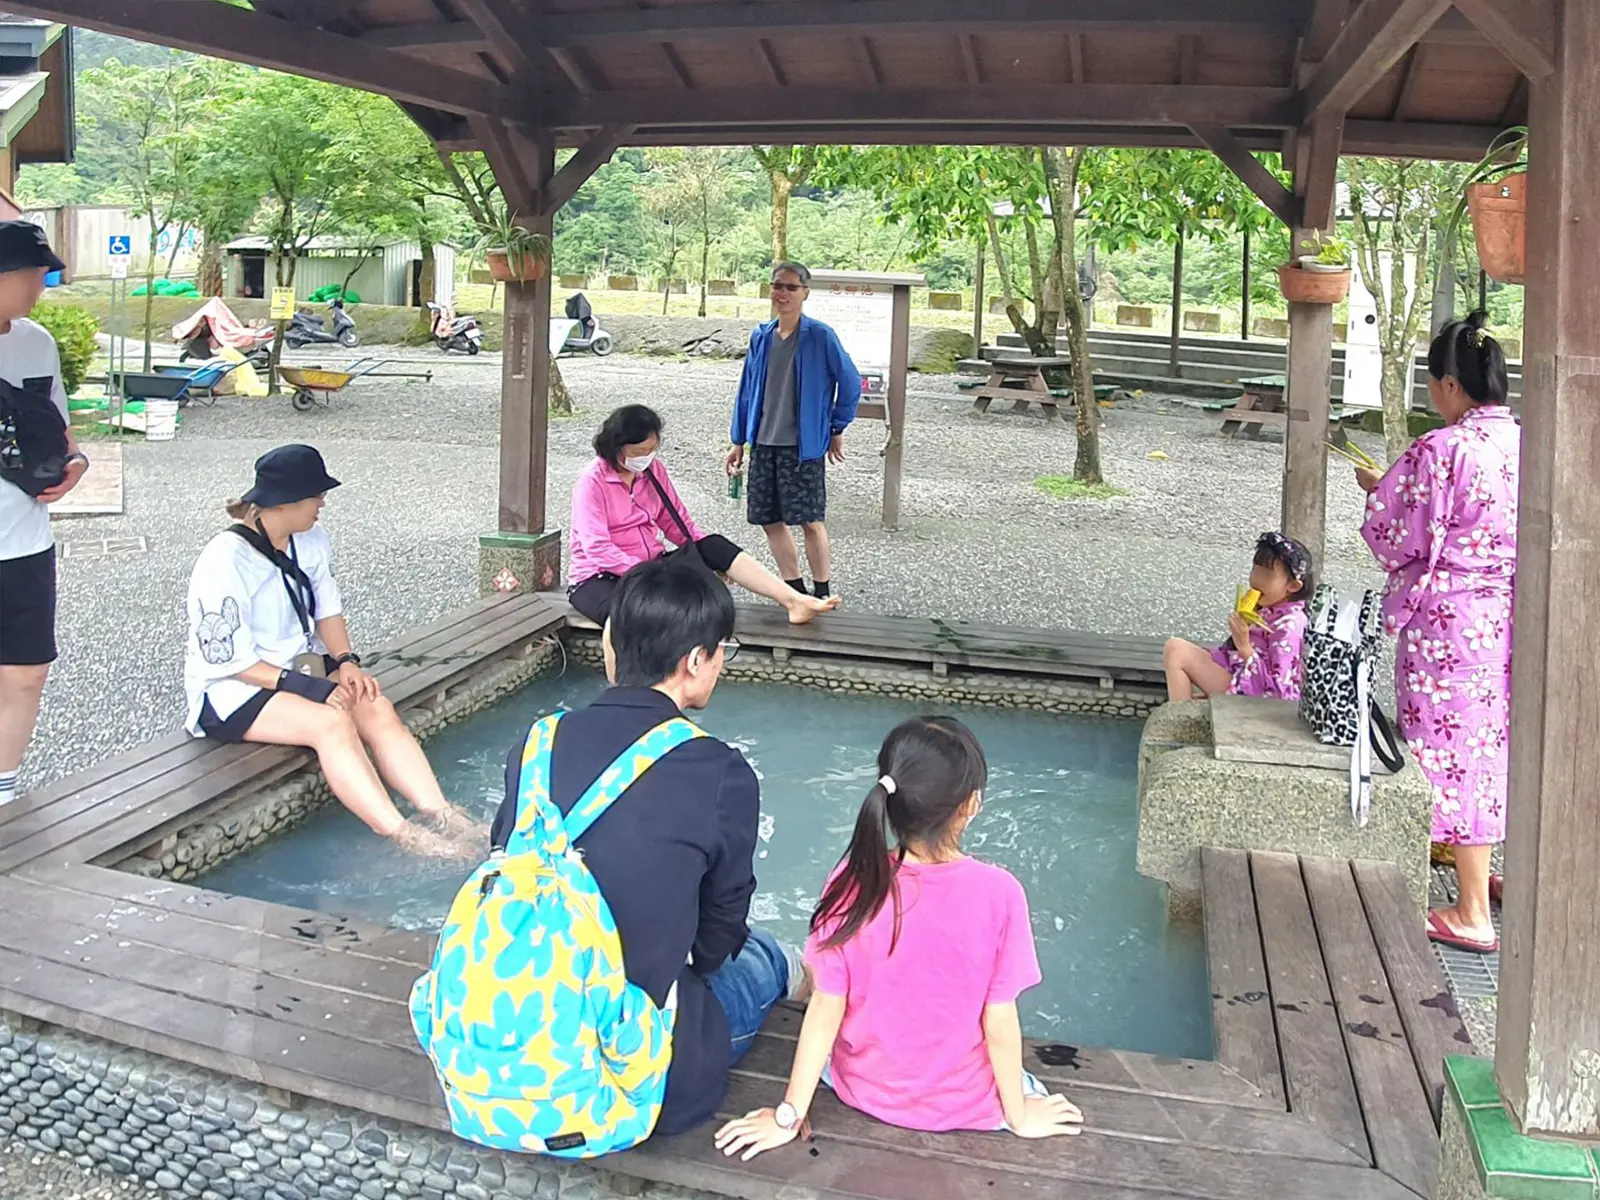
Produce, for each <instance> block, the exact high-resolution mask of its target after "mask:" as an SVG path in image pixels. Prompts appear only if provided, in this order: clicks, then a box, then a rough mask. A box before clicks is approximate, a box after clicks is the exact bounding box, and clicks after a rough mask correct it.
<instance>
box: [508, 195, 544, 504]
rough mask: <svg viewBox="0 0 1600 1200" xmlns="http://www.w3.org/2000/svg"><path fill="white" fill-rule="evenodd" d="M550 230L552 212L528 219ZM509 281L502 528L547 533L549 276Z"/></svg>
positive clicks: (531, 226) (533, 223)
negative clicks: (521, 281)
mask: <svg viewBox="0 0 1600 1200" xmlns="http://www.w3.org/2000/svg"><path fill="white" fill-rule="evenodd" d="M527 224H528V225H529V227H530V228H533V229H537V230H542V231H543V232H544V233H546V234H550V233H551V232H552V230H553V228H554V217H553V214H549V215H545V216H543V217H540V218H536V219H534V220H530V221H528V222H527ZM554 274H555V272H554V271H553V270H552V271H547V272H546V273H545V276H544V278H543V279H539V280H536V281H534V282H533V283H508V284H506V288H505V351H504V356H503V362H502V365H501V377H500V532H501V533H543V532H544V527H545V480H546V469H545V457H546V446H547V443H548V440H549V432H550V403H549V396H550V302H551V279H552V276H553V275H554Z"/></svg>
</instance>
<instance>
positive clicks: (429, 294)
mask: <svg viewBox="0 0 1600 1200" xmlns="http://www.w3.org/2000/svg"><path fill="white" fill-rule="evenodd" d="M438 294H439V256H438V255H436V254H435V253H434V252H433V243H432V242H424V243H423V245H422V270H420V271H418V272H417V294H416V295H415V296H413V297H411V303H412V304H413V305H415V306H416V307H417V308H426V307H427V306H428V301H429V300H436V299H438Z"/></svg>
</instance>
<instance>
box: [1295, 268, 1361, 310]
mask: <svg viewBox="0 0 1600 1200" xmlns="http://www.w3.org/2000/svg"><path fill="white" fill-rule="evenodd" d="M1278 286H1279V287H1280V288H1282V289H1283V298H1284V299H1285V300H1287V301H1288V302H1289V303H1290V304H1338V303H1339V302H1340V301H1342V300H1343V299H1344V298H1345V297H1346V296H1348V295H1349V294H1350V268H1349V267H1340V268H1338V269H1337V270H1333V271H1329V270H1326V269H1323V270H1317V271H1307V270H1305V269H1304V268H1303V267H1299V266H1296V265H1295V264H1294V263H1285V264H1284V265H1283V266H1281V267H1279V268H1278Z"/></svg>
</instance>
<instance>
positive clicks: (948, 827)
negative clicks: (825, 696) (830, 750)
mask: <svg viewBox="0 0 1600 1200" xmlns="http://www.w3.org/2000/svg"><path fill="white" fill-rule="evenodd" d="M878 773H879V779H878V782H877V783H876V784H875V785H874V786H873V788H872V790H871V791H870V792H868V793H867V798H866V801H865V803H863V804H862V806H861V814H860V816H859V817H858V818H857V820H856V828H855V835H854V836H853V837H852V838H851V840H850V849H849V851H848V853H847V855H846V857H845V859H844V861H843V862H842V863H840V865H839V866H838V868H837V869H836V870H835V871H834V873H833V876H832V877H831V878H830V879H829V880H828V884H827V886H826V887H825V888H824V889H823V892H822V899H821V900H820V901H819V902H818V903H817V907H816V911H815V912H814V913H813V914H812V917H811V938H810V940H809V941H808V942H807V943H806V951H805V960H806V965H807V967H809V968H810V970H811V974H812V978H813V980H814V983H815V991H814V992H813V994H812V996H811V1001H810V1004H809V1005H808V1007H807V1008H806V1016H805V1022H804V1023H803V1024H802V1025H801V1028H800V1039H799V1042H798V1043H797V1045H796V1047H795V1055H794V1065H793V1066H792V1067H791V1068H790V1071H789V1085H788V1090H787V1091H786V1092H785V1093H784V1097H783V1101H782V1102H781V1103H780V1104H778V1105H777V1107H776V1108H762V1109H757V1110H756V1111H755V1112H752V1113H748V1114H746V1115H745V1116H744V1117H742V1118H740V1119H738V1120H735V1121H730V1122H728V1123H727V1124H726V1125H724V1126H723V1127H722V1128H721V1129H719V1130H718V1131H717V1135H716V1144H717V1147H718V1149H720V1150H721V1151H722V1152H723V1153H724V1154H727V1155H730V1156H731V1155H734V1154H742V1155H743V1157H744V1160H745V1161H749V1160H750V1159H752V1158H754V1157H755V1156H756V1155H758V1154H760V1153H762V1152H763V1151H766V1150H772V1149H775V1148H777V1147H779V1146H782V1145H785V1144H787V1143H788V1142H791V1141H793V1140H794V1139H795V1138H796V1137H799V1136H801V1135H802V1132H803V1131H804V1130H805V1129H806V1127H807V1122H806V1115H807V1113H809V1112H810V1110H811V1102H812V1099H813V1098H814V1097H815V1096H816V1092H817V1087H818V1085H819V1084H823V1083H826V1084H827V1085H828V1086H829V1087H831V1088H832V1089H833V1091H834V1092H835V1093H836V1094H837V1095H838V1097H839V1099H840V1100H841V1101H843V1102H844V1103H845V1104H847V1105H849V1106H850V1107H851V1108H854V1109H858V1110H860V1111H861V1112H864V1113H866V1114H868V1115H869V1116H872V1117H876V1118H877V1119H878V1120H880V1121H886V1122H888V1123H890V1124H893V1125H899V1126H902V1127H904V1128H907V1129H920V1130H926V1131H930V1132H940V1131H945V1130H953V1129H974V1130H988V1131H993V1130H1002V1129H1004V1130H1009V1131H1010V1132H1011V1133H1014V1134H1016V1135H1017V1136H1018V1137H1024V1138H1046V1137H1054V1136H1056V1135H1058V1134H1073V1133H1077V1132H1078V1131H1079V1130H1080V1129H1081V1128H1082V1122H1083V1114H1082V1113H1081V1112H1079V1111H1078V1109H1077V1107H1076V1106H1075V1105H1073V1104H1072V1103H1071V1102H1069V1101H1068V1100H1067V1099H1066V1097H1064V1096H1055V1095H1050V1094H1049V1092H1048V1090H1047V1089H1046V1088H1045V1087H1044V1086H1043V1085H1042V1084H1040V1082H1039V1081H1038V1080H1037V1079H1035V1078H1034V1077H1033V1076H1032V1075H1029V1074H1028V1073H1027V1072H1026V1071H1024V1070H1023V1068H1022V1026H1021V1024H1020V1021H1019V1019H1018V1017H1017V997H1018V996H1019V995H1021V994H1022V993H1023V992H1024V991H1026V990H1027V989H1028V988H1030V987H1033V986H1034V985H1035V984H1037V983H1038V982H1039V980H1040V975H1039V960H1038V957H1037V955H1036V954H1035V953H1034V946H1033V927H1032V926H1031V924H1030V923H1029V917H1028V898H1027V896H1026V895H1024V893H1023V890H1022V885H1021V884H1020V883H1018V882H1017V880H1016V879H1015V878H1014V877H1013V876H1012V875H1010V874H1008V873H1007V872H1006V871H1004V870H1002V869H1001V868H999V867H996V866H991V865H990V864H988V863H984V862H979V861H978V860H977V859H975V858H968V857H967V856H966V855H965V854H963V853H962V852H961V836H962V834H963V832H964V831H965V830H966V828H967V825H968V824H969V823H970V822H971V821H972V819H973V818H974V817H976V816H977V815H978V811H979V810H980V809H981V808H982V806H983V788H984V784H985V783H986V782H987V780H988V766H987V764H986V763H985V761H984V756H983V749H982V747H980V746H979V745H978V739H977V738H975V737H974V736H973V734H972V731H971V730H970V729H968V728H967V727H966V726H965V725H963V724H962V723H961V722H960V721H957V720H954V719H953V718H950V717H918V718H916V719H914V720H910V721H905V722H903V723H901V724H900V725H898V726H897V727H896V728H895V729H894V730H893V731H892V732H891V733H890V734H889V737H888V739H887V740H886V741H885V742H884V743H883V748H882V749H881V750H879V751H878ZM886 826H887V828H888V829H889V830H891V831H893V834H894V841H895V845H894V847H893V848H892V849H891V848H890V844H889V841H888V838H887V837H886V835H885V827H886Z"/></svg>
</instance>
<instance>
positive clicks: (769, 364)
mask: <svg viewBox="0 0 1600 1200" xmlns="http://www.w3.org/2000/svg"><path fill="white" fill-rule="evenodd" d="M810 294H811V272H810V271H809V270H807V269H806V268H805V267H803V266H801V265H800V264H799V263H792V262H784V263H779V264H778V265H777V266H775V267H773V268H772V308H773V311H774V312H776V313H777V314H778V315H777V317H776V319H774V320H771V321H768V322H767V323H766V324H765V325H762V326H760V327H758V328H757V329H756V330H755V332H753V333H752V334H751V335H750V352H749V353H748V354H747V355H746V356H745V360H744V374H743V375H741V376H740V378H739V399H738V401H737V402H736V403H735V405H734V409H733V431H732V434H731V435H730V436H731V439H732V441H733V449H732V450H730V451H728V464H727V465H728V473H729V474H730V475H731V474H733V473H734V472H735V471H737V470H738V469H739V465H740V464H741V463H742V462H743V461H744V448H745V447H746V446H749V447H750V470H749V481H748V483H749V487H748V496H749V499H748V501H747V504H748V508H747V516H748V519H749V521H750V524H752V525H759V526H761V527H762V528H763V529H764V530H766V534H767V542H768V544H769V545H771V547H772V557H773V559H774V560H775V561H776V562H777V564H778V574H779V575H781V576H782V577H783V579H784V581H785V582H786V583H788V584H789V586H790V587H792V588H794V590H795V591H797V592H803V591H805V590H806V584H805V579H804V578H803V577H802V575H801V572H800V556H799V554H798V553H797V552H796V550H795V545H794V539H793V537H791V536H790V534H789V526H791V525H798V526H800V528H801V530H802V531H803V532H804V534H805V540H806V561H807V562H808V563H809V564H810V566H811V580H812V584H813V588H814V594H815V595H816V596H817V597H818V598H819V599H827V598H828V596H829V595H830V594H831V586H830V585H831V581H832V577H833V576H832V568H831V565H830V563H829V555H828V527H827V525H826V524H824V522H825V521H826V520H827V516H828V463H829V462H836V463H838V462H843V461H844V431H845V430H846V429H848V428H849V427H850V422H851V421H853V420H855V417H856V406H857V405H858V404H859V403H860V402H861V374H860V372H859V371H857V370H856V365H855V363H853V362H851V361H850V356H849V355H848V354H846V353H845V350H844V347H843V346H842V345H840V344H839V335H838V334H836V333H834V332H833V330H832V329H830V328H828V326H826V325H824V324H823V323H822V322H821V321H814V320H812V319H811V318H810V317H808V316H805V315H804V311H803V310H804V308H805V303H806V297H807V296H809V295H810Z"/></svg>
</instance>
